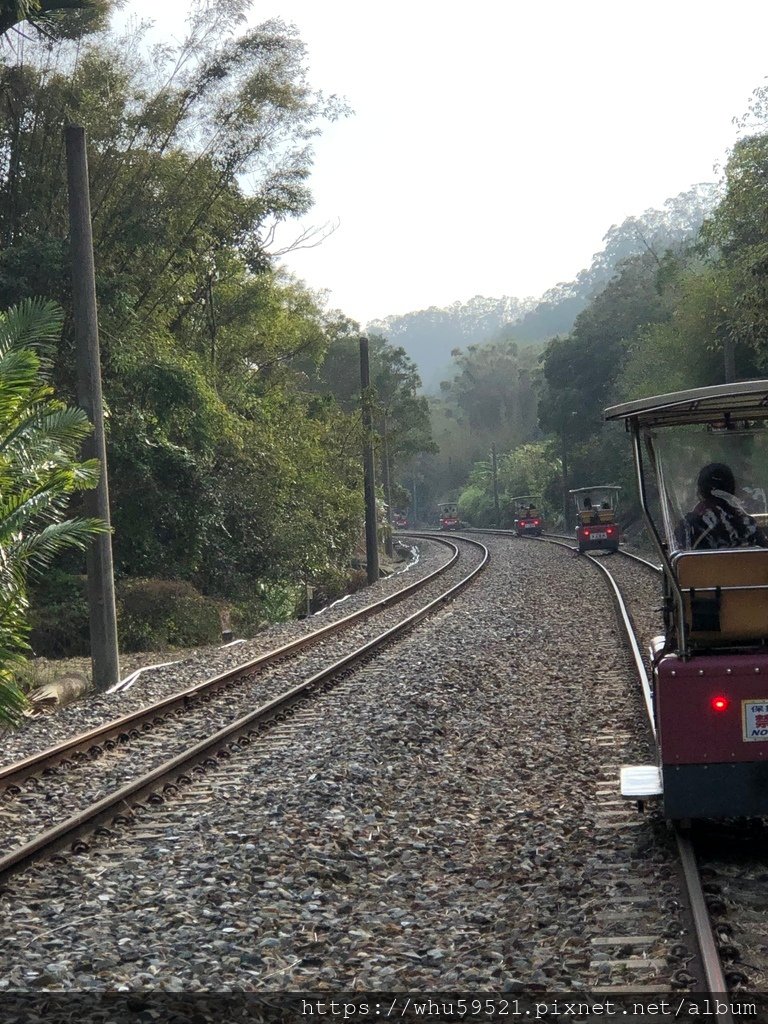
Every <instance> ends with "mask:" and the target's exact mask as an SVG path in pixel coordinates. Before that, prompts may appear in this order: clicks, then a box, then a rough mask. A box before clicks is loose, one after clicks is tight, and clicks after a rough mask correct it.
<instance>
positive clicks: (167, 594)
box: [116, 579, 221, 651]
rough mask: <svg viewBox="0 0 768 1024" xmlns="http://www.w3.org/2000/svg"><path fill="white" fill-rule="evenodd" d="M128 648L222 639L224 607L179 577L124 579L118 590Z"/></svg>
mask: <svg viewBox="0 0 768 1024" xmlns="http://www.w3.org/2000/svg"><path fill="white" fill-rule="evenodd" d="M116 599H117V615H118V624H119V629H120V644H121V647H122V649H123V650H125V651H146V650H160V649H162V648H164V647H192V646H195V645H197V644H214V643H218V642H220V641H221V617H220V606H219V604H218V603H217V602H216V601H212V600H211V599H210V598H205V597H203V596H202V595H201V594H199V593H198V592H197V591H196V590H195V588H194V587H193V586H192V585H191V584H189V583H185V582H184V581H179V580H151V579H150V580H141V579H134V580H124V581H122V582H121V583H120V584H119V586H118V588H117V592H116Z"/></svg>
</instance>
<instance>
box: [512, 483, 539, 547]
mask: <svg viewBox="0 0 768 1024" xmlns="http://www.w3.org/2000/svg"><path fill="white" fill-rule="evenodd" d="M510 506H511V509H512V514H513V516H514V519H513V529H514V531H515V533H516V534H517V536H518V537H540V536H541V531H542V529H543V519H542V515H541V512H540V511H539V506H540V499H539V496H538V495H537V494H519V495H518V496H517V497H516V498H512V501H511V502H510Z"/></svg>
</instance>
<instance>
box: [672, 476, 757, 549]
mask: <svg viewBox="0 0 768 1024" xmlns="http://www.w3.org/2000/svg"><path fill="white" fill-rule="evenodd" d="M697 489H698V493H699V498H700V499H701V500H700V501H699V503H698V505H696V507H695V508H694V509H693V511H692V512H688V513H687V514H686V515H685V517H684V518H683V520H682V522H681V523H680V524H679V525H678V527H677V529H676V530H675V540H676V541H677V543H678V546H679V547H681V548H684V549H686V550H697V549H698V550H700V551H701V550H708V549H714V548H743V547H750V546H752V545H757V546H759V547H768V538H767V537H766V536H765V533H764V532H763V531H762V530H761V528H760V527H759V526H758V525H757V522H756V521H755V520H754V519H753V518H752V516H751V515H749V514H748V513H747V512H745V510H744V508H743V506H742V504H741V502H740V501H739V499H738V498H737V497H736V496H735V495H736V481H735V479H734V476H733V472H732V470H731V469H730V467H729V466H726V465H725V463H724V462H710V463H709V464H708V465H706V466H704V468H703V469H702V470H701V472H700V473H699V478H698V480H697Z"/></svg>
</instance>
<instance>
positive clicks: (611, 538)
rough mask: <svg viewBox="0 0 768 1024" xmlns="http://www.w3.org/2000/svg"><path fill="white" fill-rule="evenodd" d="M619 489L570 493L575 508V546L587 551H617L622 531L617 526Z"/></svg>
mask: <svg viewBox="0 0 768 1024" xmlns="http://www.w3.org/2000/svg"><path fill="white" fill-rule="evenodd" d="M620 490H621V488H620V487H616V486H614V485H613V484H604V485H602V486H600V487H576V488H574V489H573V490H572V491H570V492H569V493H570V494H571V495H572V497H573V500H574V502H575V504H576V543H577V544H578V547H579V553H580V554H582V555H583V554H584V552H585V551H618V550H619V539H620V536H621V530H620V528H619V524H618V523H617V522H616V509H617V507H618V501H619V491H620Z"/></svg>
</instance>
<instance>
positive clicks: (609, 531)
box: [605, 526, 613, 534]
mask: <svg viewBox="0 0 768 1024" xmlns="http://www.w3.org/2000/svg"><path fill="white" fill-rule="evenodd" d="M605 532H606V533H607V534H611V533H613V527H612V526H607V527H606V529H605Z"/></svg>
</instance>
